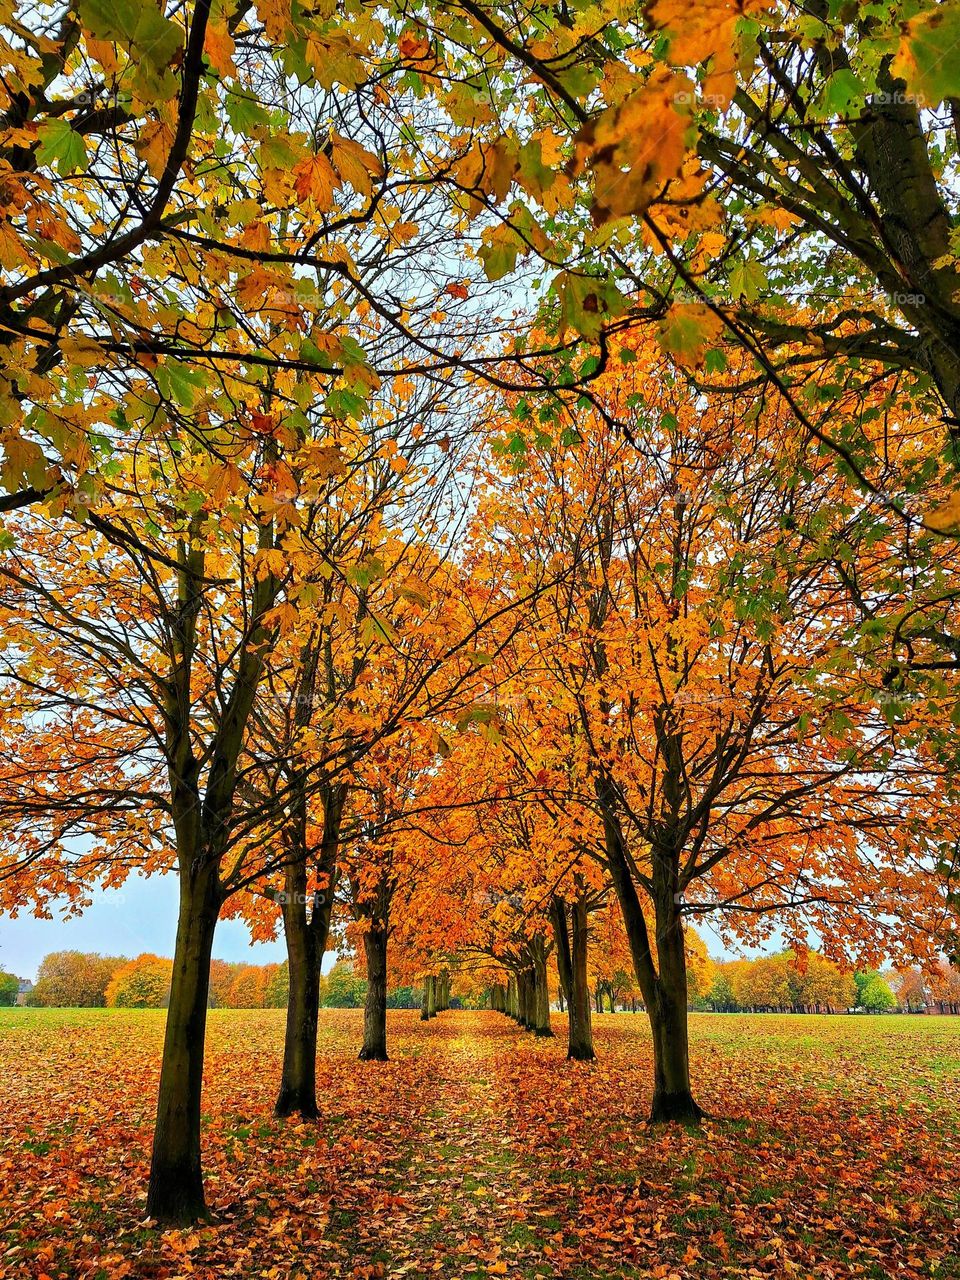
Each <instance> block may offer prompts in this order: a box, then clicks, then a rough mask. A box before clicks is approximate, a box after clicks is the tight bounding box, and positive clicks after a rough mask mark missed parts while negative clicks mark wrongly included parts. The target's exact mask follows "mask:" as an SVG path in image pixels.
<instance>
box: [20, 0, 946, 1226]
mask: <svg viewBox="0 0 960 1280" xmlns="http://www.w3.org/2000/svg"><path fill="white" fill-rule="evenodd" d="M20 8H22V12H20ZM20 8H18V12H17V17H18V21H17V22H16V24H15V25H14V26H13V28H12V34H11V37H10V38H9V39H6V38H5V39H4V41H3V43H2V46H0V57H2V58H3V59H4V61H5V64H6V70H5V74H4V76H3V77H2V79H0V95H2V103H0V113H2V121H0V124H2V128H3V139H2V142H0V146H2V157H0V163H2V165H3V174H4V181H3V183H2V184H0V185H2V193H0V198H2V200H3V205H4V217H5V220H4V222H3V224H2V230H3V234H2V236H0V270H2V272H3V285H2V289H0V321H2V324H0V330H2V335H3V337H2V341H0V366H2V367H0V434H2V446H3V463H2V471H0V474H2V479H3V483H4V485H5V487H6V489H7V494H6V496H5V497H4V498H3V500H2V503H0V509H2V510H3V511H4V512H6V513H8V514H9V515H10V521H9V526H8V529H7V531H6V533H5V535H4V543H3V560H2V563H0V741H2V746H3V750H2V751H0V907H3V908H5V909H7V910H10V911H17V910H21V909H23V908H24V906H26V905H28V904H29V905H32V906H33V907H34V908H35V909H37V910H39V911H41V912H42V911H44V910H47V909H49V908H50V906H51V905H52V904H53V903H57V904H58V905H60V904H63V903H66V904H67V910H82V909H83V906H84V905H85V903H86V902H87V901H88V900H89V895H90V893H91V891H92V890H93V889H94V888H96V887H99V886H106V887H111V886H115V885H117V884H119V883H121V882H122V881H123V879H124V877H125V876H126V875H127V874H129V873H130V871H131V870H133V869H137V870H139V871H141V872H143V873H145V874H151V873H155V872H162V871H169V870H175V871H176V873H177V876H178V883H179V895H180V900H179V908H178V922H177V937H176V948H175V954H174V957H173V970H172V979H171V987H170V996H169V1009H168V1016H167V1019H166V1030H165V1042H164V1050H163V1061H162V1067H161V1076H160V1088H159V1097H158V1108H157V1120H156V1129H155V1136H154V1146H153V1158H152V1166H151V1175H150V1189H149V1196H148V1210H149V1212H150V1213H151V1215H153V1216H154V1217H156V1218H157V1219H160V1220H163V1221H192V1220H194V1219H196V1218H197V1217H200V1216H202V1215H203V1214H204V1213H205V1210H206V1206H205V1199H204V1190H203V1179H202V1164H201V1146H200V1143H201V1123H200V1120H201V1100H202V1080H203V1060H204V1041H205V1027H206V1015H207V1009H208V1007H209V1005H210V1003H211V973H212V965H211V956H212V951H213V944H214V937H215V930H216V926H217V921H218V920H219V919H220V918H222V917H224V916H241V917H244V918H245V919H247V920H248V922H249V923H250V925H251V927H252V929H253V930H254V933H255V934H256V935H257V936H272V935H274V934H276V933H278V932H280V931H281V930H282V932H283V935H284V938H285V941H286V947H287V953H288V974H289V994H288V1004H287V1028H286V1040H285V1049H284V1057H283V1062H282V1064H279V1071H278V1074H279V1077H280V1080H279V1090H278V1096H277V1112H278V1114H279V1115H288V1114H291V1113H297V1114H299V1115H301V1116H303V1117H311V1116H314V1115H316V1113H317V1097H316V1085H315V1060H316V1033H317V1009H318V1006H319V1000H320V990H321V985H320V976H321V962H322V959H323V955H324V953H325V951H326V950H327V948H328V944H329V942H330V937H331V920H332V918H333V916H334V912H336V913H337V916H336V919H335V920H334V925H333V927H334V928H336V929H340V930H342V931H343V932H344V933H345V934H346V936H347V939H348V942H349V941H352V945H353V946H354V947H355V948H356V949H357V951H358V953H359V952H360V951H361V950H362V953H363V956H364V959H365V967H366V975H367V989H366V996H365V1019H364V1043H363V1046H362V1049H361V1056H363V1057H364V1058H382V1057H383V1056H385V1054H386V1052H387V1045H386V1022H385V1008H386V991H387V986H388V975H389V974H390V973H391V972H392V973H393V974H394V975H395V979H396V981H397V983H398V984H399V985H408V986H409V985H413V984H414V983H416V984H418V985H423V984H425V985H426V989H427V991H428V993H432V995H428V999H427V1002H426V1011H427V1015H428V1017H429V1015H430V1012H431V1011H432V1007H436V1003H437V1001H436V996H437V992H438V990H439V991H440V992H441V993H442V994H441V997H440V1003H443V1001H444V1000H445V999H446V995H447V994H448V993H447V992H446V987H445V979H444V974H445V973H446V972H450V971H451V970H453V969H456V970H458V972H463V971H466V970H470V971H471V972H472V973H474V974H476V975H477V976H478V979H482V981H484V983H485V984H486V985H488V986H489V987H490V988H491V989H496V990H497V991H498V993H502V1003H503V1004H504V1007H505V1008H506V1007H509V1009H510V1011H511V1012H513V1013H514V1014H515V1015H516V1016H518V1017H520V1018H521V1020H522V1021H523V1022H524V1023H525V1024H526V1025H529V1026H530V1027H531V1028H532V1029H534V1030H536V1031H537V1032H538V1033H539V1034H547V1033H548V1032H549V1020H550V1010H549V1000H548V999H546V998H545V995H546V991H547V982H548V978H547V975H548V972H549V966H550V962H551V957H553V956H555V957H556V963H557V969H558V980H559V982H560V985H561V988H562V990H563V993H564V1000H565V1003H566V1004H567V1005H568V1007H569V1011H570V1017H569V1028H570V1032H569V1035H570V1043H569V1051H570V1054H571V1056H573V1057H578V1058H589V1057H591V1056H592V1055H593V1053H594V1049H593V1044H592V1036H591V1032H590V999H589V993H590V978H589V975H590V969H591V964H593V965H596V964H597V959H598V957H600V958H603V957H610V958H611V963H613V958H614V957H618V970H625V971H626V972H629V973H631V974H632V980H633V981H634V982H635V983H636V987H637V990H638V992H639V996H640V998H641V999H642V1003H643V1005H644V1008H645V1009H646V1013H647V1016H648V1018H649V1021H650V1027H651V1032H652V1037H653V1049H654V1061H655V1069H654V1079H653V1101H652V1106H651V1116H652V1118H653V1119H655V1120H664V1121H666V1120H683V1121H696V1120H697V1119H698V1117H699V1116H700V1108H699V1106H698V1104H697V1101H696V1098H695V1096H694V1087H693V1081H692V1079H691V1065H690V1055H689V1045H688V1036H687V1008H688V1002H689V994H690V978H691V973H692V972H695V970H696V965H697V941H696V938H695V932H694V929H693V925H695V923H696V922H697V920H699V919H700V918H701V917H703V916H705V915H707V914H708V913H709V914H712V915H714V916H715V917H717V918H718V919H719V921H720V928H721V929H722V930H724V931H726V932H727V933H729V934H730V936H731V937H734V936H735V937H738V938H740V939H742V940H745V941H747V942H756V941H764V940H765V939H766V938H768V937H769V936H770V934H771V932H772V930H773V928H774V927H775V925H774V924H773V923H772V922H773V921H774V919H776V920H777V922H778V923H779V927H780V928H781V929H782V931H783V934H784V936H785V937H786V938H787V939H788V940H789V941H790V942H791V943H793V944H794V945H795V946H797V947H799V946H800V944H801V943H802V942H803V941H805V940H806V938H807V937H808V936H809V934H810V932H811V931H812V932H814V933H815V934H816V935H817V936H818V937H819V938H820V939H821V940H822V949H823V951H824V953H825V954H827V955H828V956H830V957H833V958H836V959H840V958H841V957H842V956H847V955H849V957H850V958H851V959H853V960H854V961H855V962H856V963H857V964H858V965H860V966H867V965H870V964H876V963H879V962H880V960H881V957H883V956H887V955H889V956H890V957H891V958H892V959H894V960H895V961H896V962H897V964H898V965H900V966H901V967H902V966H905V965H908V964H910V963H913V962H923V963H930V962H931V961H932V960H933V958H934V957H935V956H936V955H937V954H938V953H939V951H940V950H941V949H943V948H949V947H951V946H952V945H953V928H954V924H953V916H952V908H953V906H954V905H955V899H954V897H953V882H954V878H955V875H956V873H957V852H956V851H957V848H958V839H960V821H958V810H957V803H956V802H957V787H956V777H957V767H956V766H957V759H956V748H955V733H954V708H955V706H956V704H957V694H958V692H960V691H958V689H957V688H956V669H957V664H958V662H960V645H958V643H957V639H956V637H957V635H958V634H960V630H958V622H957V618H956V603H957V588H956V582H957V569H958V563H957V550H956V543H955V542H954V541H953V540H952V539H951V538H950V537H944V536H942V535H944V534H950V533H951V531H955V530H956V528H957V527H958V521H957V500H956V496H955V490H956V488H957V487H958V485H957V472H958V467H957V451H956V448H955V431H954V428H955V426H956V422H957V415H958V413H960V400H958V395H960V375H958V369H960V341H958V336H957V335H958V302H957V295H958V283H960V272H958V269H957V257H956V252H955V246H954V245H953V241H952V238H951V229H952V226H953V222H954V209H953V204H954V193H953V184H952V177H953V175H954V173H955V169H956V159H957V137H956V129H955V127H954V125H955V122H954V121H953V120H952V116H951V103H952V102H953V100H954V98H955V97H956V96H957V95H958V94H960V85H958V84H956V83H955V78H956V72H955V68H954V66H953V62H954V60H950V59H939V60H938V61H937V63H936V65H935V66H931V63H930V59H929V57H928V56H927V51H928V50H929V48H930V42H931V38H932V32H933V31H935V27H936V22H935V21H933V20H934V19H935V18H936V15H937V12H938V9H937V6H926V7H923V6H921V7H920V8H919V9H918V7H917V6H916V5H913V4H911V5H910V6H906V5H899V4H893V5H891V6H887V8H886V9H884V11H883V13H882V14H877V15H874V16H873V17H872V18H871V22H870V23H868V24H856V23H852V22H851V21H850V20H849V15H848V13H847V11H846V10H845V9H843V8H842V7H841V8H840V9H836V8H834V9H831V8H830V7H829V6H822V5H821V6H819V7H816V9H815V11H814V12H811V11H810V9H809V6H808V5H802V6H801V5H794V4H792V3H786V4H784V5H782V6H776V7H774V6H770V5H767V4H765V3H763V2H762V0H761V2H760V3H756V4H753V3H751V4H749V5H746V6H724V5H721V6H719V8H718V6H717V5H716V4H714V3H709V4H708V3H697V4H694V5H692V6H677V5H674V4H672V3H667V2H666V0H660V2H658V3H655V4H646V5H631V4H617V5H613V6H605V7H604V6H601V7H600V8H598V7H597V6H595V5H593V4H589V5H588V4H586V3H582V2H581V0H571V2H570V3H567V4H564V5H562V6H559V7H557V6H554V5H538V4H534V5H533V6H520V7H518V6H515V5H512V4H511V5H507V4H498V3H495V2H488V0H482V2H475V0H461V3H460V4H458V5H446V4H431V3H424V4H421V5H417V6H415V7H412V6H410V5H407V4H395V5H390V4H388V5H384V6H375V7H372V8H371V7H368V6H365V5H363V4H360V3H356V4H355V3H350V4H333V5H331V4H321V5H317V6H313V7H310V6H299V5H298V6H289V5H286V4H279V5H278V4H274V3H270V4H261V5H257V4H252V5H247V4H239V5H237V6H227V8H226V9H223V8H221V7H218V6H214V5H212V4H211V3H210V2H209V0H188V3H186V4H183V3H180V2H179V0H177V2H176V3H174V0H170V2H169V3H167V2H166V0H136V3H134V4H133V5H132V6H131V5H130V4H124V5H118V6H114V7H111V6H104V5H100V4H90V3H87V2H86V0H77V2H76V3H74V0H66V2H65V3H64V5H63V6H62V7H61V9H60V10H57V11H56V12H53V11H51V10H49V9H48V8H47V7H45V6H41V7H39V8H38V7H37V6H33V5H23V6H21V7H20ZM943 64H946V65H945V66H944V65H943ZM501 281H502V282H504V283H503V284H501V283H500V282H501ZM518 298H523V301H524V308H523V310H522V313H519V312H517V309H516V303H517V299H518ZM505 317H509V318H505ZM608 929H612V930H614V932H615V933H616V937H617V943H616V947H615V946H614V945H613V943H612V942H611V944H610V945H606V943H605V942H604V941H603V937H602V935H603V933H604V931H606V930H608ZM617 948H619V953H618V951H617ZM614 976H615V975H614V974H610V975H604V977H603V980H604V981H608V982H610V983H612V982H613V981H614ZM497 998H498V1001H500V999H501V996H500V995H499V994H498V997H497Z"/></svg>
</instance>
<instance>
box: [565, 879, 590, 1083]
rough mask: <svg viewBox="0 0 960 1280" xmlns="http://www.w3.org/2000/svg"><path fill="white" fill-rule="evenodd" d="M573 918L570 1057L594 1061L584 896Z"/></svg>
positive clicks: (571, 939) (575, 905) (578, 903)
mask: <svg viewBox="0 0 960 1280" xmlns="http://www.w3.org/2000/svg"><path fill="white" fill-rule="evenodd" d="M571 916H572V921H571V923H572V929H571V938H570V960H571V982H570V992H569V1002H570V1033H569V1042H568V1046H567V1057H568V1058H574V1059H576V1060H577V1061H578V1062H592V1061H593V1059H594V1058H595V1057H596V1054H595V1053H594V1049H593V1024H592V1022H591V1019H590V988H589V986H588V985H587V904H586V900H585V899H584V897H583V896H582V895H581V896H580V897H578V898H577V899H576V900H575V901H574V903H573V906H572V908H571Z"/></svg>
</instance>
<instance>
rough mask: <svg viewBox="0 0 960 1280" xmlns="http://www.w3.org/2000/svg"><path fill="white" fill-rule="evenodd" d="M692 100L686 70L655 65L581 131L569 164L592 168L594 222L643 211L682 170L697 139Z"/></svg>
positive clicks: (580, 170) (574, 168)
mask: <svg viewBox="0 0 960 1280" xmlns="http://www.w3.org/2000/svg"><path fill="white" fill-rule="evenodd" d="M693 102H694V87H693V84H692V82H691V81H690V80H688V79H687V78H686V76H682V75H679V74H677V73H674V72H672V71H669V70H667V69H666V68H657V69H656V70H655V71H654V72H653V74H652V75H651V76H650V77H649V79H648V80H647V82H646V83H645V84H644V85H643V87H642V88H640V89H638V90H637V91H636V92H635V93H633V94H631V95H630V96H629V97H628V98H626V99H625V100H624V101H623V102H621V103H619V104H618V105H617V106H613V107H608V108H607V110H606V111H604V112H602V113H601V114H600V115H599V116H598V117H597V118H596V119H595V120H591V121H590V122H589V123H588V124H586V125H584V126H583V128H582V129H581V130H580V131H579V133H578V134H577V136H576V139H575V150H574V155H573V158H572V160H571V162H570V170H571V172H572V173H573V174H574V176H576V175H579V174H581V173H583V172H584V171H585V170H586V169H590V170H591V172H592V173H593V205H592V216H593V221H594V223H595V225H597V226H602V225H603V224H604V223H606V222H611V221H613V220H615V219H617V218H622V217H625V216H627V215H630V214H638V213H643V212H644V211H645V210H646V209H647V207H648V206H649V205H650V204H651V203H652V202H653V200H654V199H655V198H656V197H657V196H658V195H660V194H661V193H662V190H663V187H664V185H665V184H666V183H667V182H669V181H670V179H671V178H675V177H677V176H678V175H679V174H680V172H681V170H682V168H683V162H684V160H685V158H686V156H687V154H688V152H689V151H690V150H691V149H692V147H693V146H694V144H695V142H696V125H695V123H694V119H693Z"/></svg>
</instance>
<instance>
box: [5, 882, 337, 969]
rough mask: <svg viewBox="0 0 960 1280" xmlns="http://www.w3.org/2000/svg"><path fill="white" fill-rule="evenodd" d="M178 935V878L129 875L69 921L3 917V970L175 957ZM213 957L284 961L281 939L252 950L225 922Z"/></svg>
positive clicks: (244, 935) (238, 929)
mask: <svg viewBox="0 0 960 1280" xmlns="http://www.w3.org/2000/svg"><path fill="white" fill-rule="evenodd" d="M176 932H177V879H176V876H173V875H167V876H153V877H151V879H150V880H149V881H148V880H146V879H144V878H143V877H141V876H131V877H130V879H129V880H128V881H127V883H126V884H125V885H124V886H123V888H122V889H113V890H105V891H103V892H101V893H98V894H97V895H96V896H95V899H94V901H93V903H92V904H91V906H89V907H88V908H87V910H86V911H85V912H84V913H83V915H82V916H75V917H73V918H72V919H70V920H64V919H63V918H62V917H59V916H55V917H54V919H53V920H37V919H36V918H35V917H34V916H32V915H31V914H30V913H29V911H25V912H23V913H21V915H20V916H18V918H17V919H16V920H11V919H9V918H8V917H7V916H0V970H3V971H5V972H7V973H15V974H16V975H17V976H18V977H20V978H31V979H32V978H35V977H36V973H37V966H38V965H39V963H40V961H41V960H42V959H43V957H44V956H45V955H46V954H47V952H49V951H67V950H72V951H99V952H100V953H101V954H102V955H122V956H137V955H139V954H140V953H141V952H143V951H152V952H155V953H156V954H157V955H161V956H172V955H173V943H174V938H175V935H176ZM213 954H214V955H215V956H217V957H219V958H220V959H222V960H242V961H244V962H245V963H247V964H267V963H268V962H269V961H272V960H283V959H284V958H285V952H284V946H283V941H282V939H281V940H279V941H277V942H267V943H257V944H256V945H255V946H251V945H250V934H249V933H248V931H247V928H246V926H245V925H243V924H241V923H240V922H239V921H236V920H221V921H220V923H219V924H218V925H217V936H216V940H215V942H214V947H213ZM329 962H330V960H329V958H328V963H329ZM325 967H326V966H325Z"/></svg>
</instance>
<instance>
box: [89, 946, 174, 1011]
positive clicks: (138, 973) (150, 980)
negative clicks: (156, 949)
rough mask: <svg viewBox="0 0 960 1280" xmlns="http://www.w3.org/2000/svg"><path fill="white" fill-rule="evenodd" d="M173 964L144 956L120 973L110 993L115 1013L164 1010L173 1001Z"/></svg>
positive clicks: (110, 985)
mask: <svg viewBox="0 0 960 1280" xmlns="http://www.w3.org/2000/svg"><path fill="white" fill-rule="evenodd" d="M172 977H173V961H172V960H166V959H164V958H163V957H162V956H155V955H150V954H148V953H146V952H145V953H144V954H143V955H139V956H137V958H136V959H135V960H130V961H128V962H127V963H126V964H124V965H121V967H120V968H119V969H117V970H116V972H115V973H114V975H113V977H112V978H111V979H110V983H109V985H108V987H107V991H106V1003H107V1005H108V1007H109V1008H111V1009H162V1008H164V1007H165V1006H166V1004H167V1001H168V1000H169V998H170V983H171V980H172Z"/></svg>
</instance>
